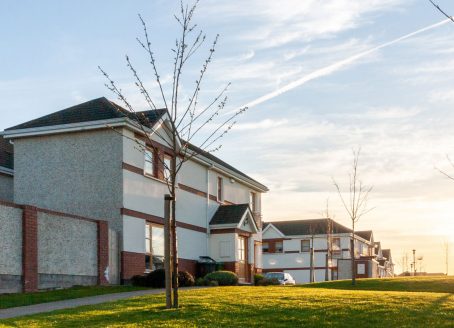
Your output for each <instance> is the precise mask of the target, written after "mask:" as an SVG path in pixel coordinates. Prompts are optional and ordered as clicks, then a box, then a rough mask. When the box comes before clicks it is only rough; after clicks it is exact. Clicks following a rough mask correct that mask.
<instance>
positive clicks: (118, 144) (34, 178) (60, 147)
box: [14, 129, 123, 231]
mask: <svg viewBox="0 0 454 328" xmlns="http://www.w3.org/2000/svg"><path fill="white" fill-rule="evenodd" d="M14 153H15V156H14V171H15V176H14V179H15V182H14V201H15V202H16V203H19V204H27V205H35V206H38V207H42V208H48V209H51V210H56V211H61V212H65V213H72V214H77V215H81V216H88V217H93V218H97V219H103V220H107V221H109V226H110V227H111V228H113V229H115V230H117V231H121V229H122V222H121V215H120V209H121V207H122V153H123V147H122V137H121V135H119V134H118V133H116V132H114V131H112V130H109V129H106V130H97V131H87V132H77V133H66V134H57V135H51V136H42V137H33V138H24V139H16V140H15V141H14Z"/></svg>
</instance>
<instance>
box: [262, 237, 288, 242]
mask: <svg viewBox="0 0 454 328" xmlns="http://www.w3.org/2000/svg"><path fill="white" fill-rule="evenodd" d="M284 240H292V239H291V238H269V239H262V243H263V242H276V241H284Z"/></svg>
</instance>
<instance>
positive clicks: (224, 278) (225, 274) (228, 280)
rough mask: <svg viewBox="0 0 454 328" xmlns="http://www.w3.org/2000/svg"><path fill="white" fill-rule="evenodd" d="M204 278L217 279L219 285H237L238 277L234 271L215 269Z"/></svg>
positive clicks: (208, 279)
mask: <svg viewBox="0 0 454 328" xmlns="http://www.w3.org/2000/svg"><path fill="white" fill-rule="evenodd" d="M205 280H206V281H208V282H210V281H213V280H214V281H217V282H218V284H219V286H234V285H238V277H237V275H236V274H235V273H233V272H230V271H215V272H211V273H209V274H207V275H206V276H205Z"/></svg>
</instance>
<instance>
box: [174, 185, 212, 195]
mask: <svg viewBox="0 0 454 328" xmlns="http://www.w3.org/2000/svg"><path fill="white" fill-rule="evenodd" d="M178 187H179V188H180V189H181V190H184V191H187V192H190V193H192V194H194V195H198V196H201V197H204V198H207V193H206V192H204V191H200V190H197V189H195V188H192V187H189V186H186V185H184V184H182V183H179V184H178ZM215 197H216V196H215Z"/></svg>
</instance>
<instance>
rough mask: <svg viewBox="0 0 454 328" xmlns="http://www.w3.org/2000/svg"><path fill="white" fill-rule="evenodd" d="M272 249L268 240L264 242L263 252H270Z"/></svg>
mask: <svg viewBox="0 0 454 328" xmlns="http://www.w3.org/2000/svg"><path fill="white" fill-rule="evenodd" d="M269 251H270V244H269V243H268V242H263V243H262V253H269Z"/></svg>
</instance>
